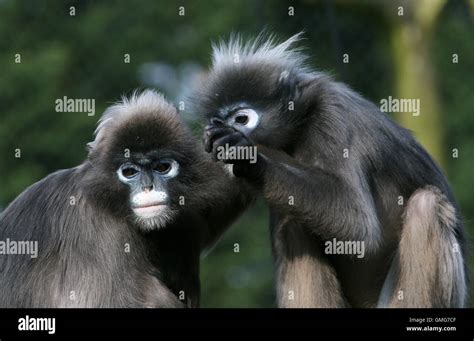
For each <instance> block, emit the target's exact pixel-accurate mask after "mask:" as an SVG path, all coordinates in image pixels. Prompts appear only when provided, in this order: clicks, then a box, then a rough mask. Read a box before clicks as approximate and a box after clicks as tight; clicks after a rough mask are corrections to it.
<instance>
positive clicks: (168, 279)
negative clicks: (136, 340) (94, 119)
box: [0, 91, 249, 308]
mask: <svg viewBox="0 0 474 341" xmlns="http://www.w3.org/2000/svg"><path fill="white" fill-rule="evenodd" d="M201 149H202V147H200V145H199V143H198V142H197V141H196V139H195V138H194V137H193V136H192V134H191V132H190V131H189V129H188V128H187V127H186V126H185V124H184V122H183V121H182V120H181V117H180V116H179V115H178V113H177V111H176V109H175V108H174V107H173V106H172V105H171V104H169V103H167V102H166V101H165V100H164V98H163V97H162V96H161V95H159V94H157V93H155V92H153V91H145V92H143V93H141V94H134V95H133V96H132V97H131V98H129V99H124V100H123V101H122V102H120V103H118V104H116V105H113V106H111V107H109V108H108V109H107V110H106V112H105V113H104V114H103V116H102V118H101V120H100V122H99V125H98V127H97V130H96V137H95V140H94V141H93V142H92V143H90V144H89V156H88V158H87V160H85V161H84V162H83V163H82V164H81V165H79V166H77V167H75V168H71V169H66V170H60V171H57V172H55V173H53V174H51V175H49V176H47V177H46V178H44V179H42V180H41V181H39V182H37V183H35V184H33V185H32V186H30V187H29V188H28V189H26V190H25V191H24V192H23V193H22V194H20V195H19V196H18V197H17V198H16V199H15V200H14V201H13V202H12V203H11V204H10V205H9V206H8V207H7V208H6V209H5V211H3V212H2V214H1V215H0V240H6V239H7V238H8V239H9V240H12V241H31V242H37V243H38V256H37V258H32V257H30V256H28V255H15V254H10V255H0V269H1V270H0V271H1V276H0V287H1V288H2V289H1V290H0V307H20V308H24V307H34V308H54V307H99V308H101V307H115V308H130V307H165V308H167V307H185V306H188V307H196V306H198V304H199V295H200V283H199V260H200V253H201V250H203V249H205V248H208V247H209V246H211V245H212V244H213V243H214V242H215V241H216V239H217V238H218V237H219V236H220V235H221V234H222V233H223V232H224V231H225V229H226V227H227V226H228V225H229V224H230V223H231V222H232V220H233V219H234V218H236V217H237V215H238V214H239V213H240V212H241V211H242V210H243V208H244V207H245V206H246V205H247V203H248V198H249V197H248V196H247V195H246V194H245V193H242V191H241V189H240V187H241V186H242V185H240V184H238V182H239V181H240V180H238V181H237V182H236V181H235V179H231V178H230V177H228V176H227V172H226V171H225V170H224V169H222V167H220V166H219V165H217V164H216V163H214V162H212V161H211V160H210V159H209V157H208V155H207V154H206V153H204V151H203V150H201ZM244 185H245V184H244Z"/></svg>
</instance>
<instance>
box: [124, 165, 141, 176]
mask: <svg viewBox="0 0 474 341" xmlns="http://www.w3.org/2000/svg"><path fill="white" fill-rule="evenodd" d="M137 173H138V170H136V169H135V168H133V167H125V168H122V175H123V176H124V177H126V178H131V177H133V176H134V175H135V174H137Z"/></svg>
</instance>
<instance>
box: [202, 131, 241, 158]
mask: <svg viewBox="0 0 474 341" xmlns="http://www.w3.org/2000/svg"><path fill="white" fill-rule="evenodd" d="M233 133H235V130H234V129H232V128H220V127H214V128H212V129H209V130H206V131H205V132H204V147H205V149H206V151H207V152H208V153H209V152H210V151H211V150H212V145H213V144H214V142H215V141H216V140H217V139H219V138H221V137H223V136H226V135H230V134H233Z"/></svg>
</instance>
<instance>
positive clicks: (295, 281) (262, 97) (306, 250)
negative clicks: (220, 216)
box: [193, 35, 467, 307]
mask: <svg viewBox="0 0 474 341" xmlns="http://www.w3.org/2000/svg"><path fill="white" fill-rule="evenodd" d="M299 37H300V35H295V36H293V37H292V38H290V39H288V40H287V41H285V42H283V43H279V44H278V43H275V39H274V38H272V37H269V38H268V37H264V36H262V35H261V36H259V37H258V38H257V39H255V40H251V41H249V42H246V43H245V42H242V39H241V38H240V37H239V36H233V37H232V38H231V39H230V41H229V42H228V43H225V42H221V43H220V44H217V45H214V47H213V57H212V67H211V69H210V71H209V73H208V74H207V76H206V77H204V80H203V81H202V83H201V84H200V85H199V87H198V89H197V90H196V94H195V96H193V97H194V102H195V103H194V105H195V107H194V111H195V112H196V113H198V114H202V115H205V117H207V119H208V120H209V125H208V126H206V128H205V133H204V140H205V145H206V149H207V151H208V152H210V153H212V154H213V155H214V157H215V158H217V153H218V152H219V149H220V148H224V147H247V148H248V147H254V146H256V147H257V150H258V157H257V162H256V163H252V162H249V161H248V160H241V159H229V158H225V157H224V158H223V161H224V162H226V163H228V164H231V165H232V167H233V173H234V174H235V176H237V177H239V178H243V179H246V180H247V181H248V182H249V183H250V184H252V185H253V186H254V187H255V188H257V189H258V190H259V191H260V193H261V194H262V195H263V196H264V198H265V199H266V201H267V203H268V205H269V207H270V212H271V213H270V231H271V240H272V245H273V254H274V259H275V264H276V275H277V280H276V281H277V285H276V286H277V301H278V306H280V307H462V306H464V304H465V301H466V282H467V275H466V265H465V261H464V259H465V254H466V241H465V237H464V231H463V224H462V220H461V216H460V212H459V209H458V206H457V204H456V202H455V199H454V197H453V194H452V192H451V190H450V188H449V185H448V182H447V180H446V178H445V176H444V175H443V174H442V172H441V170H440V168H439V167H438V166H437V165H436V163H435V162H434V161H433V159H432V158H431V157H430V156H429V155H428V153H427V152H426V151H425V150H424V149H423V147H421V146H420V144H418V143H417V142H416V141H415V139H414V138H413V137H412V136H411V134H410V133H409V132H408V131H407V130H405V129H403V128H402V127H400V126H399V125H397V124H396V123H395V122H394V121H393V120H392V119H390V118H389V117H388V116H387V115H386V114H384V113H382V112H381V111H380V110H379V108H378V107H377V106H376V105H374V104H373V103H371V102H370V101H368V100H366V99H364V98H363V97H362V96H360V95H359V94H357V93H356V92H355V91H353V90H351V89H350V88H349V87H348V86H346V85H344V84H342V83H339V82H337V81H334V80H333V79H332V78H331V77H329V76H328V75H326V74H324V73H322V72H318V71H314V70H313V69H311V68H310V67H309V66H307V57H306V56H305V55H304V54H303V53H301V51H300V50H298V49H296V48H293V45H294V44H295V43H296V42H297V41H298V40H299ZM334 239H335V240H337V241H338V242H349V243H352V242H359V243H363V245H364V247H365V250H366V252H365V255H364V257H363V258H358V257H355V256H354V255H339V254H334V253H332V254H330V253H328V252H327V250H326V245H327V242H328V241H331V240H334Z"/></svg>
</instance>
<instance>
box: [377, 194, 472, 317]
mask: <svg viewBox="0 0 474 341" xmlns="http://www.w3.org/2000/svg"><path fill="white" fill-rule="evenodd" d="M459 224H461V222H460V220H459V219H458V217H457V214H456V209H455V208H454V207H453V205H452V204H451V203H450V202H449V201H448V199H447V198H446V197H445V196H444V195H443V193H442V192H441V191H440V190H439V189H438V188H437V187H434V186H427V187H425V188H423V189H419V190H417V191H416V192H415V193H413V195H412V196H411V197H410V199H409V200H408V204H407V207H406V209H405V213H404V217H403V229H402V233H401V238H400V243H399V248H398V251H397V253H396V255H395V259H394V260H393V262H392V264H391V267H390V270H389V273H388V275H387V278H386V280H385V283H384V286H383V288H382V292H381V295H380V299H379V303H378V306H379V307H389V308H402V307H404V308H452V307H463V306H464V304H465V301H466V296H467V288H466V287H467V284H466V283H467V278H466V274H465V267H464V259H463V253H462V246H461V245H459V243H460V242H459V241H458V239H457V238H456V227H457V226H458V225H459Z"/></svg>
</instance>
